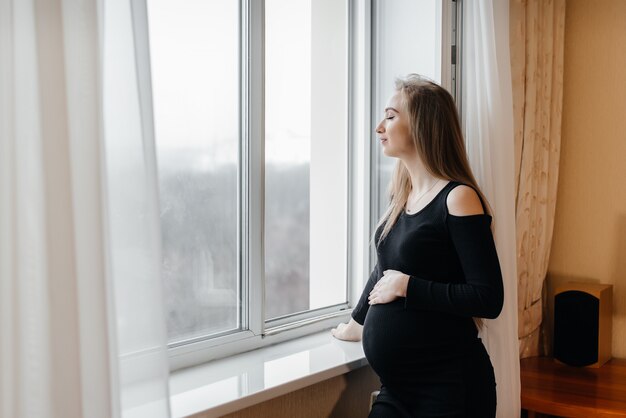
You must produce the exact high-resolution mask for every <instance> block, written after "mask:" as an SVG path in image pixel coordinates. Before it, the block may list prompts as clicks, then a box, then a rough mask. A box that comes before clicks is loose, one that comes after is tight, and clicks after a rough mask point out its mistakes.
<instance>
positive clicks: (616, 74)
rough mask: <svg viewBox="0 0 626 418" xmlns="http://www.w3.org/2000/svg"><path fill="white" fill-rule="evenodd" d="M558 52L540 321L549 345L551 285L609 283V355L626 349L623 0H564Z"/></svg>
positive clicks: (625, 52) (625, 5) (625, 9)
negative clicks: (551, 210)
mask: <svg viewBox="0 0 626 418" xmlns="http://www.w3.org/2000/svg"><path fill="white" fill-rule="evenodd" d="M564 60H565V61H564V86H563V122H562V123H563V136H562V144H561V159H560V173H559V187H558V196H557V206H556V222H555V226H554V228H555V229H554V240H553V246H552V250H551V254H550V264H549V267H548V278H547V282H546V283H547V289H548V302H549V310H548V317H546V318H545V319H546V321H544V326H545V330H546V335H547V337H548V341H550V344H549V346H550V347H551V338H550V336H551V335H552V334H551V332H552V315H553V310H552V303H553V297H554V287H555V285H557V284H559V283H561V282H563V281H568V280H575V281H585V282H596V283H610V284H613V292H614V293H613V356H614V357H626V1H624V0H567V5H566V19H565V56H564ZM549 354H551V348H550V353H549Z"/></svg>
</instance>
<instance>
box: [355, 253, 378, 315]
mask: <svg viewBox="0 0 626 418" xmlns="http://www.w3.org/2000/svg"><path fill="white" fill-rule="evenodd" d="M378 273H379V271H378V262H377V263H376V265H375V266H374V269H373V270H372V272H371V273H370V278H369V280H368V281H367V283H366V284H365V289H363V293H362V294H361V297H360V298H359V302H358V303H357V305H356V306H355V307H354V309H353V310H352V319H354V320H355V321H356V322H357V323H358V324H360V325H363V323H364V322H365V315H367V310H368V309H369V307H370V305H369V303H368V302H369V295H370V292H371V291H372V289H373V288H374V286H375V285H376V282H377V281H378V279H379V278H380V275H379V274H378Z"/></svg>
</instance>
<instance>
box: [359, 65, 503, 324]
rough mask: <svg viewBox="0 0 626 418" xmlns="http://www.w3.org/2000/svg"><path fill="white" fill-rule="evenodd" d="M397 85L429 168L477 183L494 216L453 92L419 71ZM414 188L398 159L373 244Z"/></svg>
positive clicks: (411, 130)
mask: <svg viewBox="0 0 626 418" xmlns="http://www.w3.org/2000/svg"><path fill="white" fill-rule="evenodd" d="M395 88H396V91H400V92H401V98H402V104H403V108H404V110H405V111H406V112H407V113H408V115H409V119H410V123H409V134H410V135H411V138H412V139H413V143H414V144H415V148H416V150H417V153H418V155H419V156H420V158H421V160H422V162H423V163H424V166H425V167H426V170H427V171H428V172H429V173H430V174H431V175H432V176H434V177H437V178H442V179H446V180H449V181H459V182H461V183H465V184H469V185H471V186H473V187H474V188H475V189H476V191H478V193H479V194H480V197H481V198H482V199H483V202H485V203H486V206H487V209H488V211H487V213H488V214H489V215H492V217H493V211H492V209H491V206H490V205H489V202H488V201H487V199H486V197H485V195H484V194H483V192H482V191H481V190H480V187H478V184H477V182H476V179H475V178H474V175H473V174H472V169H471V168H470V165H469V161H468V159H467V152H466V149H465V141H464V139H463V133H462V130H461V125H460V122H459V116H458V112H457V108H456V104H455V103H454V99H453V98H452V96H451V95H450V93H448V91H447V90H446V89H444V88H443V87H441V86H440V85H438V84H437V83H435V82H434V81H432V80H430V79H428V78H427V77H424V76H421V75H419V74H409V75H407V76H406V77H405V78H396V79H395ZM411 188H412V186H411V177H410V176H409V171H408V170H407V168H406V166H405V165H404V163H403V162H402V160H400V159H398V161H397V162H396V165H395V168H394V171H393V175H392V178H391V181H390V183H389V185H388V188H387V194H388V197H389V206H388V207H387V209H386V210H385V213H384V214H383V215H382V217H381V218H380V219H379V221H378V223H377V225H376V228H374V233H373V235H372V238H371V240H370V243H372V242H373V241H374V239H375V235H376V230H378V228H379V227H380V226H381V225H384V228H383V230H382V232H381V234H380V238H379V240H378V242H377V243H376V247H378V246H379V245H380V243H381V242H382V240H384V239H385V237H386V236H387V234H388V233H389V231H390V230H391V228H392V227H393V225H394V224H395V223H396V221H397V219H398V217H399V216H400V214H401V212H402V211H403V210H404V206H405V205H406V202H407V199H408V196H409V192H410V191H411ZM494 223H495V219H492V224H491V232H492V234H493V231H494ZM473 319H474V323H475V324H476V326H477V327H478V329H482V327H483V319H482V318H477V317H474V318H473Z"/></svg>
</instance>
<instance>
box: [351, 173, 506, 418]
mask: <svg viewBox="0 0 626 418" xmlns="http://www.w3.org/2000/svg"><path fill="white" fill-rule="evenodd" d="M460 184H464V183H460V182H456V181H450V182H448V184H447V185H446V186H445V187H444V188H443V189H441V191H440V192H439V193H438V194H437V195H436V196H435V198H434V199H433V200H431V201H430V202H429V203H428V204H427V205H426V206H425V207H424V208H423V209H421V210H420V211H418V212H417V213H415V214H407V213H406V212H405V211H404V210H403V211H402V214H401V215H400V216H399V218H398V220H397V221H396V224H395V225H394V226H393V228H392V229H391V230H390V231H389V234H388V235H387V237H386V238H385V239H384V240H383V242H382V243H381V244H380V246H378V247H377V259H378V261H377V264H376V267H375V268H374V270H373V271H372V273H371V275H370V277H369V280H368V282H367V284H366V286H365V289H364V290H363V293H362V295H361V298H360V299H359V302H358V304H357V306H356V307H355V308H354V310H353V312H352V318H354V320H355V321H356V322H358V323H359V324H362V325H363V340H362V343H363V350H364V353H365V357H366V358H367V360H368V362H369V364H370V366H371V367H372V369H373V370H374V371H375V372H376V374H377V375H378V377H379V378H380V381H381V388H380V394H379V396H378V398H377V399H376V401H375V402H374V404H373V407H372V411H371V412H370V415H369V417H370V418H372V417H420V418H421V417H424V418H425V417H480V418H488V417H495V410H496V381H495V375H494V371H493V367H492V364H491V360H490V358H489V354H488V353H487V351H486V349H485V347H484V345H483V343H482V340H481V339H480V338H479V337H478V330H477V328H476V326H475V324H474V321H473V320H472V317H482V318H496V317H497V316H498V315H499V314H500V311H501V310H502V305H503V301H504V290H503V282H502V273H501V270H500V263H499V260H498V255H497V253H496V247H495V243H494V240H493V236H492V233H491V229H490V225H491V219H492V218H491V215H488V214H486V209H485V205H484V203H483V202H482V199H481V204H482V205H483V211H484V212H485V213H483V214H478V215H468V216H455V215H452V214H449V213H448V207H447V204H446V199H447V196H448V193H450V191H451V190H452V189H453V188H454V187H456V186H458V185H460ZM468 186H470V185H468ZM470 187H471V186H470ZM479 197H480V195H479ZM381 232H382V227H379V228H378V230H377V231H376V234H375V239H376V242H378V238H379V235H380V233H381ZM388 269H392V270H398V271H401V272H403V273H406V274H408V275H410V279H409V284H408V287H407V294H406V297H400V298H397V299H395V300H394V301H392V302H390V303H384V304H374V305H369V304H368V296H369V293H370V292H371V290H372V288H373V287H374V285H375V284H376V282H377V281H378V280H379V279H380V278H381V277H382V276H383V272H384V271H385V270H388Z"/></svg>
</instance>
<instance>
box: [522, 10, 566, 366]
mask: <svg viewBox="0 0 626 418" xmlns="http://www.w3.org/2000/svg"><path fill="white" fill-rule="evenodd" d="M510 7H511V9H510V20H511V31H510V36H511V39H510V46H511V74H512V80H513V103H514V104H513V109H514V125H515V170H516V175H515V179H516V185H515V190H516V191H517V192H516V223H517V227H516V229H517V254H518V261H517V264H518V275H519V278H518V280H519V283H518V306H519V315H518V318H519V323H518V333H519V340H520V358H524V357H529V356H537V355H546V354H547V346H548V338H547V336H545V335H541V332H542V328H541V327H540V325H541V322H542V318H543V315H544V312H545V310H546V307H545V305H546V304H545V303H544V298H545V294H546V291H547V289H546V286H545V277H546V273H547V270H548V262H549V256H550V247H551V243H552V232H553V228H554V214H555V209H556V189H557V184H558V172H559V157H560V143H561V113H562V96H563V49H564V28H565V0H546V1H544V0H524V1H522V0H511V2H510Z"/></svg>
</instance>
